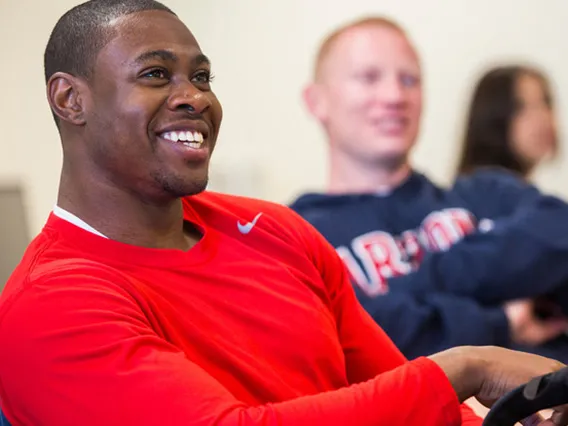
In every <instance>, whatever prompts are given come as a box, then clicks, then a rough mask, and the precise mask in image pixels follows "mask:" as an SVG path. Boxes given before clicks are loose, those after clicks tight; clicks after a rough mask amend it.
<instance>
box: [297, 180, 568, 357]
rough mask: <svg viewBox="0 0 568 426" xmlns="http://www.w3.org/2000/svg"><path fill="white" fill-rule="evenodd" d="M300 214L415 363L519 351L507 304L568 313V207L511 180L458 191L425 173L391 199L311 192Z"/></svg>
mask: <svg viewBox="0 0 568 426" xmlns="http://www.w3.org/2000/svg"><path fill="white" fill-rule="evenodd" d="M290 207H291V208H292V209H293V210H295V211H296V212H297V213H299V214H300V215H301V216H303V217H304V218H305V219H306V220H307V221H308V222H310V223H311V224H312V225H313V226H314V227H315V228H316V229H318V230H319V231H320V232H321V233H322V234H323V235H324V236H325V237H326V238H327V240H328V241H329V242H330V243H331V244H332V245H333V246H334V247H335V248H336V250H337V252H338V253H339V255H340V256H341V257H342V258H343V260H344V262H345V264H346V266H347V268H348V270H349V272H350V274H351V278H352V281H353V283H354V284H355V289H356V292H357V296H358V298H359V300H360V301H361V303H362V305H363V306H364V307H365V309H366V310H367V311H368V312H369V313H370V314H371V315H372V316H373V317H374V319H375V320H376V321H377V322H378V323H379V324H380V325H381V326H382V327H383V329H384V330H385V331H386V332H387V334H389V336H390V337H391V338H392V339H393V340H394V342H395V344H396V345H397V346H398V347H399V348H400V349H401V350H402V351H403V352H404V353H405V355H406V356H407V357H409V358H414V357H416V356H421V355H428V354H431V353H435V352H438V351H440V350H442V349H445V348H448V347H452V346H458V345H498V346H505V347H507V346H510V342H509V328H508V322H507V318H506V316H505V313H504V311H503V309H502V308H501V306H502V304H503V302H505V301H510V300H514V299H518V298H532V297H536V296H539V295H550V294H554V295H555V296H554V297H556V299H558V300H562V299H565V300H566V303H565V308H567V309H566V311H567V312H568V297H567V296H568V286H567V285H565V284H566V283H568V205H567V204H566V203H564V202H563V201H561V200H559V199H558V198H555V197H552V196H547V195H543V194H542V193H540V192H539V191H538V190H537V189H536V188H535V187H534V186H531V185H529V184H527V183H526V182H524V181H521V180H520V179H518V178H517V177H516V176H513V175H512V174H510V173H508V172H505V171H500V170H499V171H498V170H489V169H486V170H483V171H480V172H477V173H476V174H474V175H472V176H469V177H462V178H459V179H458V180H457V181H456V183H455V185H454V186H453V187H452V188H450V189H442V188H440V187H438V186H436V185H434V184H433V183H432V182H431V181H430V180H428V179H427V178H426V177H425V176H424V175H422V174H419V173H416V172H415V173H413V174H412V175H411V176H410V177H409V178H408V179H407V180H406V181H405V182H404V183H403V184H402V185H400V186H399V187H398V188H396V189H394V190H393V191H392V192H390V193H388V194H372V193H367V194H349V195H328V194H305V195H303V196H301V197H300V198H298V199H297V200H296V201H295V202H294V203H293V204H292V205H291V206H290Z"/></svg>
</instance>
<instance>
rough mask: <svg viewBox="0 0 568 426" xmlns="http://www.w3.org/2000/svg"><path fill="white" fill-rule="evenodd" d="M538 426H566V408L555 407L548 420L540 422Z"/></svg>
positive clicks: (567, 416)
mask: <svg viewBox="0 0 568 426" xmlns="http://www.w3.org/2000/svg"><path fill="white" fill-rule="evenodd" d="M539 426H568V406H567V405H563V406H562V407H556V408H555V409H554V412H553V413H552V415H551V416H550V418H548V419H546V420H545V421H543V422H541V423H540V424H539Z"/></svg>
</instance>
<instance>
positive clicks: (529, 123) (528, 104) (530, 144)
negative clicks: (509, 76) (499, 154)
mask: <svg viewBox="0 0 568 426" xmlns="http://www.w3.org/2000/svg"><path fill="white" fill-rule="evenodd" d="M515 97H516V102H517V111H516V113H515V115H514V116H513V119H512V121H511V127H510V141H511V144H512V149H513V150H514V152H515V154H516V155H517V156H518V158H519V160H521V161H522V162H523V163H525V164H527V165H528V166H531V167H532V166H535V165H537V164H538V163H539V162H541V161H542V160H544V159H545V158H546V157H548V156H550V155H552V154H553V153H554V151H555V149H556V144H557V133H556V123H555V119H554V112H553V110H552V107H551V103H550V98H549V95H548V93H547V91H546V88H545V86H544V84H543V82H542V81H541V80H540V79H539V78H538V77H536V76H534V75H531V74H521V75H520V76H519V77H518V78H517V81H516V84H515Z"/></svg>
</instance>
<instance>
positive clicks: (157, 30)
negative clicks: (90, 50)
mask: <svg viewBox="0 0 568 426" xmlns="http://www.w3.org/2000/svg"><path fill="white" fill-rule="evenodd" d="M110 30H111V31H112V37H111V40H110V41H109V42H108V43H107V44H106V46H105V47H104V48H103V49H102V50H101V51H100V52H99V55H98V58H97V61H96V62H100V63H105V64H108V65H114V66H118V65H121V64H128V63H130V62H131V61H133V60H134V59H135V58H137V57H138V56H139V55H140V54H142V53H144V52H148V51H155V50H168V51H171V52H174V53H175V54H176V55H177V56H179V57H181V58H183V57H184V56H185V57H193V56H197V55H199V54H200V53H201V49H200V47H199V44H198V43H197V40H196V39H195V37H194V36H193V34H191V32H190V31H189V29H188V28H187V27H186V26H185V24H184V23H183V22H182V21H181V20H180V19H178V18H177V17H176V16H175V15H172V14H171V13H168V12H165V11H156V10H152V11H144V12H138V13H133V14H130V15H127V16H124V17H121V18H118V19H116V20H115V21H113V22H111V23H110Z"/></svg>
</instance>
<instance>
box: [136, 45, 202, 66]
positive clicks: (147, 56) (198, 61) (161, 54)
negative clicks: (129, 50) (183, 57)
mask: <svg viewBox="0 0 568 426" xmlns="http://www.w3.org/2000/svg"><path fill="white" fill-rule="evenodd" d="M152 59H161V60H163V61H170V62H178V61H179V57H178V56H177V55H176V54H175V53H172V52H170V51H169V50H164V49H160V50H150V51H148V52H144V53H142V54H140V55H139V56H138V57H137V58H136V59H134V63H135V64H144V63H145V62H148V61H150V60H152ZM191 62H192V63H193V65H194V66H196V67H197V66H200V65H204V64H205V65H208V66H211V61H210V60H209V58H208V57H207V56H206V55H204V54H203V53H200V54H198V55H197V56H195V57H194V58H193V59H192V60H191Z"/></svg>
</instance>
